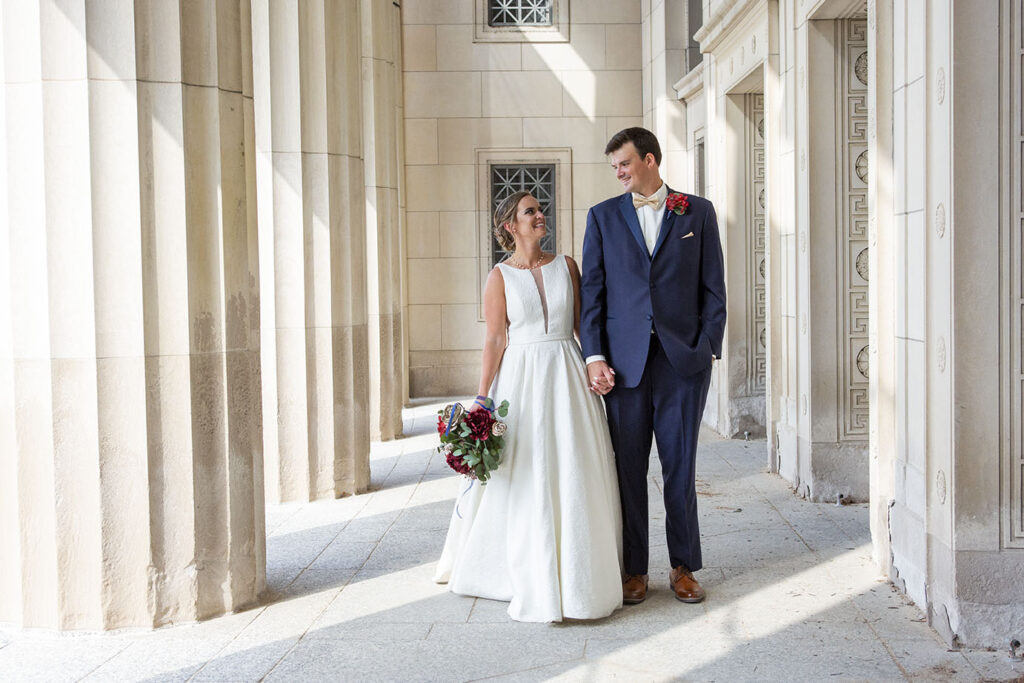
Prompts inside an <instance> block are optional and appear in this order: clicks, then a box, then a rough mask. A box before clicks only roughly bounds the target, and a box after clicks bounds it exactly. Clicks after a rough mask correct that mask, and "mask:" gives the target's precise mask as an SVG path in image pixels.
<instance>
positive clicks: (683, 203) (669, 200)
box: [665, 192, 690, 216]
mask: <svg viewBox="0 0 1024 683" xmlns="http://www.w3.org/2000/svg"><path fill="white" fill-rule="evenodd" d="M665 208H666V209H668V210H669V211H671V212H673V213H674V214H675V215H677V216H682V215H683V214H684V213H686V210H687V209H689V208H690V200H689V199H687V198H686V195H685V194H683V193H682V192H673V193H672V194H670V195H669V196H668V197H666V198H665Z"/></svg>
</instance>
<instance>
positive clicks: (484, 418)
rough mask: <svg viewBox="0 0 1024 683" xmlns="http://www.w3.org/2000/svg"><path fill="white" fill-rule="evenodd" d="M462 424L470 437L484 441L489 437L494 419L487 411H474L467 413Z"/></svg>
mask: <svg viewBox="0 0 1024 683" xmlns="http://www.w3.org/2000/svg"><path fill="white" fill-rule="evenodd" d="M464 422H465V424H466V426H468V427H469V433H470V436H472V437H473V438H474V439H476V440H477V441H486V440H487V439H488V438H489V437H490V436H491V425H493V424H494V418H493V417H492V416H491V412H490V411H489V410H474V411H472V412H470V413H467V414H466V417H465V420H464Z"/></svg>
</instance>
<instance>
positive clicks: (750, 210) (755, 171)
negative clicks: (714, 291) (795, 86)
mask: <svg viewBox="0 0 1024 683" xmlns="http://www.w3.org/2000/svg"><path fill="white" fill-rule="evenodd" d="M744 109H745V114H746V125H747V129H746V131H745V134H744V136H745V138H746V145H745V149H746V156H747V161H746V177H747V184H746V187H747V198H746V202H745V204H746V207H747V216H746V225H747V269H746V270H747V282H748V283H749V287H750V289H749V291H748V292H747V394H748V395H750V396H763V395H764V391H765V368H766V362H767V361H766V355H765V352H766V348H765V345H766V341H767V339H766V337H767V334H766V331H765V288H764V285H765V260H764V243H765V234H764V225H765V190H764V95H762V94H760V93H753V94H749V95H745V96H744Z"/></svg>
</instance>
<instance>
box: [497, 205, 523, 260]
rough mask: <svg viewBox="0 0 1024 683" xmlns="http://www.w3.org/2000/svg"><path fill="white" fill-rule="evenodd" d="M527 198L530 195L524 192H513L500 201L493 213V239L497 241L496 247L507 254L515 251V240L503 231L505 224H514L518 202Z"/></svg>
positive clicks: (510, 234) (509, 233) (506, 231)
mask: <svg viewBox="0 0 1024 683" xmlns="http://www.w3.org/2000/svg"><path fill="white" fill-rule="evenodd" d="M529 196H530V193H529V192H527V191H526V190H520V191H519V192H513V193H512V194H510V195H509V196H507V197H505V199H503V200H501V203H500V204H498V208H497V209H495V211H494V239H496V240H498V245H499V246H500V247H501V248H502V249H504V250H505V251H507V252H509V253H511V252H513V251H515V250H516V240H515V237H513V236H512V233H511V232H509V231H508V230H506V229H505V224H506V223H509V224H515V222H516V209H518V208H519V202H520V200H522V198H523V197H529Z"/></svg>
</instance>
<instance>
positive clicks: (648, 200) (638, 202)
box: [633, 195, 662, 211]
mask: <svg viewBox="0 0 1024 683" xmlns="http://www.w3.org/2000/svg"><path fill="white" fill-rule="evenodd" d="M661 202H662V200H660V199H658V198H657V197H639V196H637V195H633V208H634V209H639V208H640V207H641V206H649V207H651V208H652V209H654V210H655V211H657V210H658V209H660V208H661Z"/></svg>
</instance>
